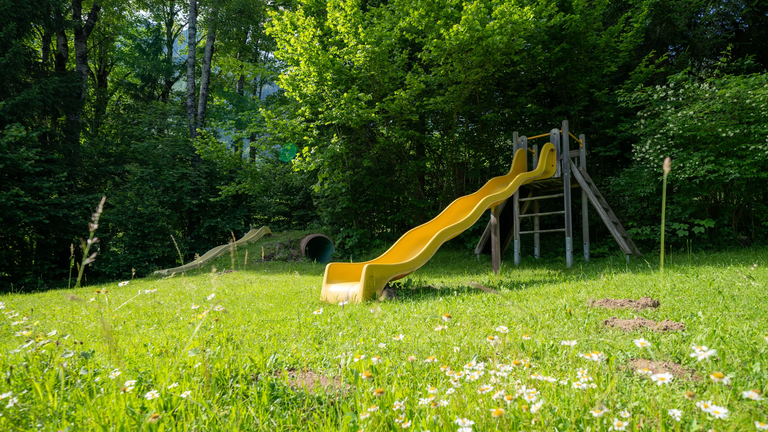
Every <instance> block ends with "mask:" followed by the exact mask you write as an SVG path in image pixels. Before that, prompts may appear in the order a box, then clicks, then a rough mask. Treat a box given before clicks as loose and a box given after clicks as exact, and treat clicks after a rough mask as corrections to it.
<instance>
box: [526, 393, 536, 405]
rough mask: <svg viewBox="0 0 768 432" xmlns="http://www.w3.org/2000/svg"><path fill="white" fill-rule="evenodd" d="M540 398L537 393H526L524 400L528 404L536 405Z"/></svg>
mask: <svg viewBox="0 0 768 432" xmlns="http://www.w3.org/2000/svg"><path fill="white" fill-rule="evenodd" d="M538 398H539V396H538V395H537V394H536V393H525V394H524V395H523V399H524V400H525V401H526V402H528V403H534V402H536V400H537V399H538Z"/></svg>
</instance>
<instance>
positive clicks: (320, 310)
mask: <svg viewBox="0 0 768 432" xmlns="http://www.w3.org/2000/svg"><path fill="white" fill-rule="evenodd" d="M312 313H313V314H315V315H320V314H321V313H323V308H320V309H318V310H316V311H313V312H312Z"/></svg>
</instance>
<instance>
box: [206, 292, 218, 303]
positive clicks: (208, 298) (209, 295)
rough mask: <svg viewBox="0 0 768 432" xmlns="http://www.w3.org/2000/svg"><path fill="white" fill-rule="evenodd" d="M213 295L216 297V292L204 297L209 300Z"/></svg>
mask: <svg viewBox="0 0 768 432" xmlns="http://www.w3.org/2000/svg"><path fill="white" fill-rule="evenodd" d="M214 297H216V294H215V293H211V295H209V296H208V297H206V299H207V300H208V301H211V300H213V298H214Z"/></svg>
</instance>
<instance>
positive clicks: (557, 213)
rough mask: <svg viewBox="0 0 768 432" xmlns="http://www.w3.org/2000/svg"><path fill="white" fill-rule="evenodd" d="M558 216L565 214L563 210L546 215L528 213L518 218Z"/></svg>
mask: <svg viewBox="0 0 768 432" xmlns="http://www.w3.org/2000/svg"><path fill="white" fill-rule="evenodd" d="M559 214H565V210H560V211H554V212H546V213H528V214H524V215H520V217H521V218H525V217H534V216H549V215H559Z"/></svg>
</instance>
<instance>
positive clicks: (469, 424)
mask: <svg viewBox="0 0 768 432" xmlns="http://www.w3.org/2000/svg"><path fill="white" fill-rule="evenodd" d="M454 423H456V424H457V425H459V427H472V426H473V425H474V424H475V422H473V421H472V420H469V419H465V418H457V419H456V421H454Z"/></svg>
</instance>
